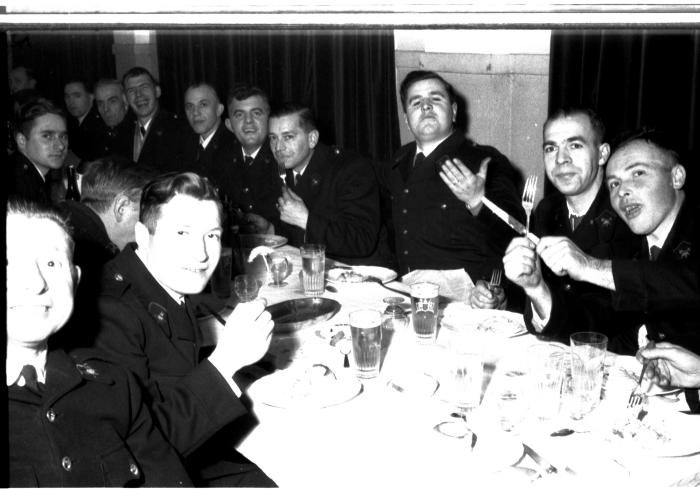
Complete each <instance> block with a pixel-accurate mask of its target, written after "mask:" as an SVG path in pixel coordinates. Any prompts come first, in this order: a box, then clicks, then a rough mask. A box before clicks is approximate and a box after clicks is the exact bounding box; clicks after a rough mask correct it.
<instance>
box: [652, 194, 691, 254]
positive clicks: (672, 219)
mask: <svg viewBox="0 0 700 489" xmlns="http://www.w3.org/2000/svg"><path fill="white" fill-rule="evenodd" d="M682 205H683V199H682V198H681V199H679V202H678V204H677V205H675V206H674V208H673V209H671V212H669V213H668V216H666V219H664V220H663V222H662V223H661V224H659V226H658V227H657V228H656V229H655V230H654V232H653V233H651V234H647V236H646V239H647V245H648V246H649V249H651V247H652V246H658V247H659V248H663V247H664V243H666V238H668V235H669V234H670V232H671V228H672V227H673V225H674V224H675V223H676V219H677V218H678V214H679V213H680V211H681V207H682Z"/></svg>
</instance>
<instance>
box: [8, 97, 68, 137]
mask: <svg viewBox="0 0 700 489" xmlns="http://www.w3.org/2000/svg"><path fill="white" fill-rule="evenodd" d="M46 114H54V115H57V116H59V117H61V118H63V120H64V121H65V120H66V113H65V112H64V111H63V109H61V108H60V107H59V106H58V105H56V104H54V103H53V102H52V101H50V100H49V99H47V98H43V97H38V98H33V99H30V100H29V101H28V102H27V103H25V104H24V105H22V106H21V107H19V108H18V110H17V113H16V114H15V121H14V124H13V126H12V127H13V133H14V135H15V136H16V135H17V134H19V133H20V132H21V133H22V134H24V135H25V136H26V137H29V133H30V132H31V131H32V128H33V127H34V121H35V120H36V119H38V118H39V117H41V116H43V115H46Z"/></svg>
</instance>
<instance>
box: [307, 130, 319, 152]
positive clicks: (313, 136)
mask: <svg viewBox="0 0 700 489" xmlns="http://www.w3.org/2000/svg"><path fill="white" fill-rule="evenodd" d="M307 137H308V138H309V148H311V149H314V148H315V147H316V145H317V144H318V131H317V130H316V129H314V130H312V131H311V132H310V133H309V134H308V136H307Z"/></svg>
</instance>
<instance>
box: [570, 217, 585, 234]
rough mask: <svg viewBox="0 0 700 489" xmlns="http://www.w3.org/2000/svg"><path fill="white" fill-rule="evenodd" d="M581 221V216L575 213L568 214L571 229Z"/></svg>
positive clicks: (574, 228) (573, 229)
mask: <svg viewBox="0 0 700 489" xmlns="http://www.w3.org/2000/svg"><path fill="white" fill-rule="evenodd" d="M581 221H583V216H577V215H576V214H569V223H570V224H571V230H572V231H575V230H576V228H577V227H578V225H579V224H581Z"/></svg>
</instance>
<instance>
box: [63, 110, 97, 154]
mask: <svg viewBox="0 0 700 489" xmlns="http://www.w3.org/2000/svg"><path fill="white" fill-rule="evenodd" d="M100 124H103V122H102V119H101V118H100V114H99V112H97V109H96V108H95V106H94V105H93V106H92V107H91V108H90V110H89V111H88V113H87V114H86V115H85V118H84V119H83V122H80V123H79V122H78V119H76V118H75V117H73V116H68V144H69V146H70V149H71V150H72V151H73V153H75V155H76V156H77V157H78V158H80V159H81V160H90V159H92V158H93V154H92V145H93V143H92V140H93V139H94V137H95V133H96V131H97V128H98V127H99V126H100Z"/></svg>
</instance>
